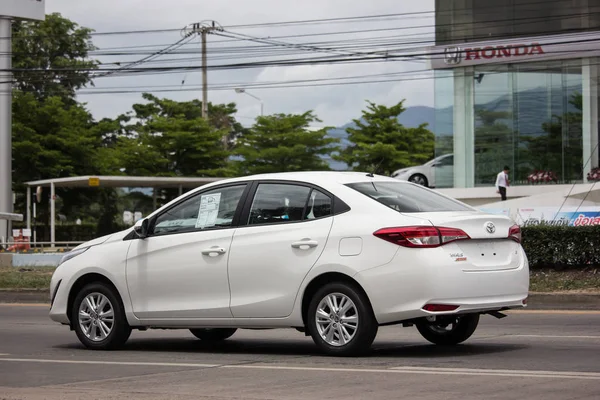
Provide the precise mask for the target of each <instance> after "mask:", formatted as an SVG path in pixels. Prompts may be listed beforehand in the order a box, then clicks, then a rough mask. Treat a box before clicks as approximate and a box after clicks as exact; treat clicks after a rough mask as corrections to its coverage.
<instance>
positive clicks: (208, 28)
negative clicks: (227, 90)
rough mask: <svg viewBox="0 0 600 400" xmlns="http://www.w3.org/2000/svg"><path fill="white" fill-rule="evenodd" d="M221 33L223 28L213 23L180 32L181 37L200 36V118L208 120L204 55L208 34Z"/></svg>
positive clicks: (205, 57)
mask: <svg viewBox="0 0 600 400" xmlns="http://www.w3.org/2000/svg"><path fill="white" fill-rule="evenodd" d="M215 31H218V32H222V31H223V27H222V26H221V25H219V24H218V23H216V22H215V21H205V22H196V23H193V24H191V25H188V26H186V27H185V28H183V30H182V31H181V34H182V36H183V37H189V36H192V35H200V38H201V40H202V118H204V119H208V62H207V55H206V42H207V40H206V39H207V36H208V34H210V33H212V32H215Z"/></svg>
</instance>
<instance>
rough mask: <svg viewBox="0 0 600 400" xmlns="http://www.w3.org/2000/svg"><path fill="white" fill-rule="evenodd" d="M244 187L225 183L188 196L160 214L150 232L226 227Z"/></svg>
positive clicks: (177, 231) (179, 231) (165, 232)
mask: <svg viewBox="0 0 600 400" xmlns="http://www.w3.org/2000/svg"><path fill="white" fill-rule="evenodd" d="M245 188H246V185H237V186H228V187H224V188H218V189H214V190H210V191H207V192H203V193H200V194H198V195H195V196H193V197H190V198H189V199H186V200H185V201H183V202H182V203H180V204H178V205H176V206H175V207H173V208H171V209H169V210H167V211H165V212H164V213H163V214H161V215H159V216H158V218H156V222H155V224H154V229H153V234H154V235H162V234H167V233H182V232H191V231H196V230H202V229H211V228H217V227H223V228H225V227H229V226H231V224H232V223H233V216H234V215H235V211H236V210H237V207H238V204H239V202H240V199H241V198H242V194H243V193H244V189H245Z"/></svg>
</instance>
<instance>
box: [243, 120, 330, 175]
mask: <svg viewBox="0 0 600 400" xmlns="http://www.w3.org/2000/svg"><path fill="white" fill-rule="evenodd" d="M313 122H321V121H320V120H319V119H318V118H317V117H316V116H315V115H314V114H313V113H312V111H308V112H306V113H304V114H276V115H271V116H264V117H259V118H258V119H257V121H256V123H255V124H254V125H253V126H252V127H251V128H250V129H249V131H248V132H247V133H246V134H244V135H242V136H241V137H240V138H239V143H238V145H237V147H236V149H235V151H234V153H235V154H236V155H237V156H239V157H241V158H242V160H241V161H240V162H239V167H240V173H241V174H242V175H247V174H258V173H269V172H290V171H309V170H328V169H329V166H328V164H327V163H326V162H325V161H324V160H323V159H322V158H321V156H324V155H328V154H331V153H332V152H334V151H336V150H337V147H336V146H335V144H336V143H338V140H337V139H334V138H329V137H327V129H328V128H321V129H317V130H315V129H310V125H311V124H312V123H313Z"/></svg>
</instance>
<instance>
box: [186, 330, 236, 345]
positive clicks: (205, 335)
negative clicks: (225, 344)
mask: <svg viewBox="0 0 600 400" xmlns="http://www.w3.org/2000/svg"><path fill="white" fill-rule="evenodd" d="M236 331H237V329H236V328H215V329H206V328H198V329H190V332H192V335H194V336H196V337H197V338H198V339H201V340H205V341H209V342H219V341H221V340H225V339H229V338H230V337H231V336H232V335H233V334H234V333H235V332H236Z"/></svg>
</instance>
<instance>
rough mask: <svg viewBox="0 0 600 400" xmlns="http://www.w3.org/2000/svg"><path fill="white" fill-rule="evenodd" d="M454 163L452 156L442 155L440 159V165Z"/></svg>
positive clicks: (446, 165) (445, 165)
mask: <svg viewBox="0 0 600 400" xmlns="http://www.w3.org/2000/svg"><path fill="white" fill-rule="evenodd" d="M452 165H454V156H448V157H444V158H442V159H441V160H440V166H444V167H448V166H452Z"/></svg>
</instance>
